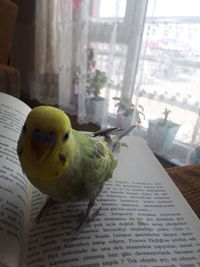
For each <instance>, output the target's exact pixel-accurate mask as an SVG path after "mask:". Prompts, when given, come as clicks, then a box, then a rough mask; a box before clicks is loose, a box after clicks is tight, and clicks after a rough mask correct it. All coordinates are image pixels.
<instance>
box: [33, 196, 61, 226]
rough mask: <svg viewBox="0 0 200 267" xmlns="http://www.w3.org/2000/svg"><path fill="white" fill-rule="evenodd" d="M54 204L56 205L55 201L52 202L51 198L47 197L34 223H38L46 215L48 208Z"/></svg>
mask: <svg viewBox="0 0 200 267" xmlns="http://www.w3.org/2000/svg"><path fill="white" fill-rule="evenodd" d="M55 203H57V202H56V201H55V200H53V199H52V198H51V197H48V198H47V200H46V201H45V203H44V205H43V207H42V208H41V210H40V212H39V213H38V215H37V217H36V223H39V222H40V219H41V218H42V217H43V216H44V215H45V214H47V212H48V210H49V208H50V207H51V206H53V205H54V204H55Z"/></svg>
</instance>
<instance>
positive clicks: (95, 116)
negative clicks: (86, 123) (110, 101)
mask: <svg viewBox="0 0 200 267" xmlns="http://www.w3.org/2000/svg"><path fill="white" fill-rule="evenodd" d="M104 101H105V99H104V98H102V97H99V98H94V97H90V96H89V97H87V98H86V113H87V118H88V120H90V121H92V122H93V123H95V124H98V125H100V124H101V121H102V117H103V109H104V103H105V102H104Z"/></svg>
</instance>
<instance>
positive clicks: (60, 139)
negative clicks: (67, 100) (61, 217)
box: [17, 106, 117, 238]
mask: <svg viewBox="0 0 200 267" xmlns="http://www.w3.org/2000/svg"><path fill="white" fill-rule="evenodd" d="M109 132H110V130H105V131H99V132H97V133H94V134H83V133H81V132H79V131H76V130H74V129H72V127H71V123H70V119H69V117H68V116H67V115H66V114H65V113H64V112H63V111H62V110H60V109H58V108H54V107H50V106H39V107H36V108H34V109H33V110H32V111H31V112H30V113H29V115H28V116H27V119H26V121H25V124H24V126H23V128H22V132H21V135H20V138H19V141H18V146H17V153H18V157H19V160H20V163H21V167H22V170H23V172H24V173H25V174H26V176H27V178H28V179H29V181H30V182H31V183H32V184H33V185H34V186H35V187H37V188H38V189H39V190H40V191H41V192H43V193H44V194H46V195H48V196H49V197H50V200H49V201H48V202H47V203H48V205H49V203H50V202H51V200H52V199H53V200H58V201H66V202H71V201H72V202H73V201H79V200H88V201H89V204H88V208H87V211H86V213H85V216H84V218H83V220H82V222H81V223H80V224H79V226H78V227H77V229H76V231H75V233H77V232H78V230H80V229H81V228H82V227H83V225H84V224H85V223H86V222H88V221H89V220H90V218H91V217H92V216H94V215H92V216H90V211H91V209H92V207H93V205H94V203H95V199H96V197H97V196H98V194H99V193H100V192H101V190H102V188H103V185H104V183H105V182H106V181H107V180H108V179H109V178H111V177H112V173H113V170H114V169H115V167H116V165H117V160H116V157H115V155H114V153H113V150H114V147H116V144H117V142H116V143H112V142H111V138H110V136H109ZM98 135H104V137H105V138H104V139H105V140H99V138H96V136H98ZM48 205H47V204H46V205H45V208H46V207H47V206H48ZM45 208H43V210H42V212H43V211H44V209H45ZM74 237H75V235H73V238H74Z"/></svg>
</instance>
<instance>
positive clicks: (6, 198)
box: [0, 93, 30, 267]
mask: <svg viewBox="0 0 200 267" xmlns="http://www.w3.org/2000/svg"><path fill="white" fill-rule="evenodd" d="M29 111H30V108H29V107H28V106H26V105H25V104H24V103H23V102H21V101H20V100H18V99H16V98H14V97H12V96H9V95H6V94H3V93H0V266H7V267H8V266H9V267H11V266H13V267H15V266H18V263H19V259H20V248H21V245H22V243H23V229H24V222H25V218H26V211H27V207H28V203H29V199H30V196H29V195H28V192H29V186H30V183H29V182H28V180H27V179H26V178H25V176H24V175H23V174H22V171H21V167H20V163H19V160H18V156H17V153H16V145H17V140H18V138H19V134H20V132H21V128H22V126H23V123H24V120H25V117H26V116H27V114H28V112H29Z"/></svg>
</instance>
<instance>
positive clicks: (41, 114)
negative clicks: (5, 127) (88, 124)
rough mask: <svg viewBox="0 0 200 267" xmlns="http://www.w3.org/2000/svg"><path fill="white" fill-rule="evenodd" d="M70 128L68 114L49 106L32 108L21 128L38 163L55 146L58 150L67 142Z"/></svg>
mask: <svg viewBox="0 0 200 267" xmlns="http://www.w3.org/2000/svg"><path fill="white" fill-rule="evenodd" d="M71 130H72V128H71V123H70V120H69V118H68V116H67V115H66V114H65V113H64V112H63V111H62V110H60V109H58V108H54V107H50V106H39V107H36V108H34V109H32V111H31V112H30V113H29V115H28V117H27V119H26V122H25V124H24V126H23V129H22V131H23V134H24V135H25V136H26V140H27V141H28V142H29V145H30V148H31V153H32V155H33V157H34V159H35V160H36V162H37V163H38V164H40V163H42V162H43V161H44V160H45V159H46V158H48V157H49V155H50V154H51V152H52V150H53V149H54V148H55V147H57V149H58V150H59V148H60V147H61V146H62V145H63V144H65V143H66V142H68V139H69V136H70V134H71Z"/></svg>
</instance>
